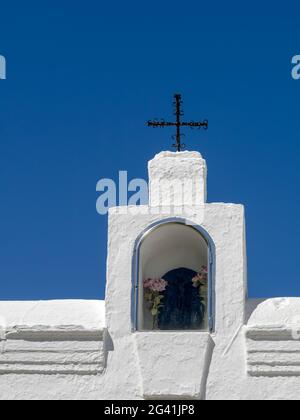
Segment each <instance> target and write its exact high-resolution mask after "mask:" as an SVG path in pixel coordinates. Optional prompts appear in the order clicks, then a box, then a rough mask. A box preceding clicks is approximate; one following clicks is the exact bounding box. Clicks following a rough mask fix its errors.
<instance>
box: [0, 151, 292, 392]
mask: <svg viewBox="0 0 300 420" xmlns="http://www.w3.org/2000/svg"><path fill="white" fill-rule="evenodd" d="M149 175H150V185H151V189H150V203H149V206H142V207H139V208H136V207H129V208H122V209H121V210H122V211H120V209H119V208H115V209H111V211H110V214H109V234H108V235H109V238H108V260H107V279H106V280H107V281H106V284H107V285H106V299H105V302H96V301H51V302H0V325H1V328H0V332H1V334H0V399H1V400H5V399H14V400H18V399H149V398H157V399H165V398H172V399H207V400H217V399H222V400H223V399H225V400H232V399H235V400H255V399H258V400H260V399H263V400H272V399H276V400H281V399H283V400H284V399H300V299H298V298H290V299H289V298H282V299H280V298H279V299H259V300H248V299H247V259H246V234H245V220H244V208H243V206H241V205H237V204H224V203H206V163H205V161H204V160H203V158H202V157H201V155H199V154H198V153H194V152H181V153H171V152H163V153H161V154H159V155H157V156H156V157H155V159H154V160H153V161H151V162H150V163H149ZM175 175H176V176H177V178H178V179H180V177H182V176H184V177H191V178H192V180H194V181H195V182H192V183H190V184H188V183H187V185H190V190H189V189H188V188H187V190H186V193H187V194H188V195H190V196H193V195H194V194H196V195H197V191H198V192H199V195H200V201H197V203H196V205H191V203H190V201H189V200H187V199H186V198H183V200H182V202H181V204H185V206H184V208H182V206H180V205H179V206H178V204H180V203H179V202H178V201H176V205H171V204H172V203H169V204H170V206H169V207H168V206H167V208H165V207H164V206H165V204H166V203H165V202H164V201H161V195H160V194H157V191H156V192H155V189H156V188H160V187H157V185H158V184H157V183H156V181H155V180H157V179H169V178H170V177H173V176H175ZM193 185H197V186H198V187H197V188H198V190H194V187H193ZM163 188H165V187H163ZM177 192H178V191H177ZM178 197H179V196H178ZM178 197H177V198H178ZM185 197H186V196H185ZM171 198H172V197H171ZM173 198H174V197H173ZM197 199H199V197H198V198H197ZM167 204H168V203H167ZM173 204H174V203H173ZM162 210H165V211H164V212H163V213H162ZM169 219H178V220H181V221H182V220H185V221H186V223H188V224H194V225H195V226H201V229H202V230H203V232H206V234H207V238H209V241H210V243H211V244H212V248H213V256H212V258H213V284H212V286H213V315H214V329H213V331H211V332H197V331H194V332H193V331H181V332H179V331H164V332H160V331H156V332H145V331H135V330H134V328H133V326H134V323H133V318H134V317H133V314H134V311H133V308H134V299H133V297H134V293H133V292H134V288H133V285H134V278H133V277H134V276H133V272H134V270H133V261H134V256H135V252H136V243H137V238H139V237H140V235H141V234H142V233H143V232H147V229H148V228H149V226H153V224H154V223H156V222H161V221H162V220H169ZM183 227H184V225H183ZM174 235H175V234H174ZM175 237H176V235H175V236H172V233H171V234H170V238H173V240H174V238H175ZM162 241H164V239H162ZM150 245H151V242H150ZM155 246H156V245H155ZM147 252H148V255H149V256H150V257H151V258H152V259H151V264H153V265H154V264H155V255H159V254H161V253H162V252H163V250H161V249H160V248H159V246H158V248H157V249H156V250H155V251H154V250H153V251H152V250H151V249H150V250H147ZM191 252H192V251H191ZM188 254H189V253H188ZM174 255H175V260H174V265H176V259H177V257H176V253H175V254H174ZM195 255H196V254H195ZM150 257H149V258H150ZM180 258H184V260H180V265H181V264H184V263H187V264H190V263H191V264H192V263H193V264H195V261H194V259H193V258H192V259H191V260H189V258H190V255H186V256H184V253H183V254H181V255H180ZM169 267H172V261H171V257H170V255H168V261H167V262H166V268H165V267H162V269H161V270H164V269H167V268H169ZM149 269H150V268H149V267H148V268H147V270H149ZM155 269H156V270H157V273H158V274H159V273H160V272H159V270H160V268H159V267H158V268H157V267H155ZM154 272H155V270H154Z"/></svg>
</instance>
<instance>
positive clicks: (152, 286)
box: [144, 279, 168, 292]
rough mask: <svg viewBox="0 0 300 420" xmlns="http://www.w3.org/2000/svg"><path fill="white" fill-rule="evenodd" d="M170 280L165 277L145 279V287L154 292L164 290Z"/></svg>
mask: <svg viewBox="0 0 300 420" xmlns="http://www.w3.org/2000/svg"><path fill="white" fill-rule="evenodd" d="M167 285H168V282H167V281H165V280H164V279H145V280H144V289H149V290H152V291H153V292H164V291H165V290H166V287H167Z"/></svg>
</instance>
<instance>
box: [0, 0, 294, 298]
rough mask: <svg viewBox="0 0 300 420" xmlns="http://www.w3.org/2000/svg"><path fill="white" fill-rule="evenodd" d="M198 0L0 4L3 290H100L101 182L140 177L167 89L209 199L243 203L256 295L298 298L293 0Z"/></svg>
mask: <svg viewBox="0 0 300 420" xmlns="http://www.w3.org/2000/svg"><path fill="white" fill-rule="evenodd" d="M207 3H208V2H204V1H199V0H198V1H187V2H181V1H177V0H172V1H168V0H167V1H156V0H154V1H151V2H143V1H128V2H125V1H111V2H104V1H99V0H97V1H96V0H86V1H84V2H83V1H72V2H71V1H67V0H60V1H59V2H55V1H49V0H43V1H42V2H41V1H32V0H28V1H26V2H25V1H14V0H11V1H9V2H8V1H7V2H2V4H1V11H0V13H1V15H0V19H1V21H0V54H2V55H5V56H6V59H7V64H8V68H7V72H8V74H7V75H8V79H7V80H6V81H0V194H1V199H0V241H1V242H0V247H1V248H0V299H2V300H4V299H49V298H102V297H103V295H104V285H105V262H106V240H107V230H106V224H107V220H106V217H101V216H99V215H97V213H96V210H95V203H96V199H97V197H98V195H97V193H96V191H95V186H96V183H97V181H98V180H99V179H100V178H102V177H109V178H116V177H117V175H118V171H119V170H128V171H129V176H130V177H131V178H132V177H142V178H143V177H146V175H147V173H146V166H147V161H148V160H149V159H151V158H152V157H153V155H154V154H156V153H157V152H159V151H161V150H165V149H167V148H169V145H170V143H171V141H170V134H171V133H170V132H169V130H166V131H164V132H163V131H160V130H159V131H153V130H151V129H148V128H146V127H145V126H144V123H145V121H146V120H148V119H149V118H152V117H156V116H157V117H171V109H172V108H171V99H172V95H173V93H174V92H176V91H179V92H181V93H182V94H183V95H184V100H185V112H186V116H187V117H188V118H191V119H194V120H196V119H198V118H204V117H207V118H209V121H210V129H209V131H208V132H207V133H205V134H203V133H201V132H200V133H193V134H192V133H191V132H189V131H188V132H187V134H188V138H187V142H188V145H189V149H195V150H199V151H201V153H202V154H203V155H204V157H205V158H206V159H207V162H208V167H209V183H208V187H209V201H214V202H215V201H218V202H219V201H224V202H234V203H244V204H245V205H246V216H247V239H248V259H249V294H250V296H251V297H266V296H280V295H283V296H287V295H296V296H297V295H298V296H300V273H299V237H300V218H299V214H300V199H299V183H300V172H299V166H300V157H299V152H300V80H299V81H294V80H293V79H292V78H291V67H292V66H291V58H292V56H294V55H296V54H300V25H299V14H300V6H299V2H298V5H297V3H296V2H294V3H285V9H284V10H282V9H281V8H280V7H279V5H276V4H273V3H272V9H271V10H270V9H269V8H270V3H269V2H266V3H268V5H265V4H264V3H263V2H262V1H260V2H257V1H252V2H251V3H250V2H249V3H248V5H246V4H245V3H243V4H241V2H235V3H230V2H229V3H228V2H224V1H219V2H217V3H216V2H211V3H212V5H211V6H208V5H207ZM281 4H282V3H281ZM241 6H243V8H241ZM228 270H230V267H228Z"/></svg>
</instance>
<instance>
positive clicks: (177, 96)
mask: <svg viewBox="0 0 300 420" xmlns="http://www.w3.org/2000/svg"><path fill="white" fill-rule="evenodd" d="M174 98H175V100H174V106H175V112H174V115H176V121H175V122H166V121H165V120H164V119H161V120H157V119H156V120H154V121H148V122H147V125H148V127H153V128H157V127H160V128H164V127H176V134H175V135H173V136H172V138H173V139H174V140H176V143H175V144H173V147H175V148H176V150H177V152H181V151H182V150H184V149H185V144H184V143H182V142H181V138H182V137H185V135H184V134H182V133H181V127H190V128H192V129H193V128H198V129H199V130H200V129H201V128H204V129H205V130H207V129H208V120H204V121H200V122H194V121H190V122H183V121H181V117H182V116H183V115H184V113H183V110H182V108H181V105H182V103H183V102H182V98H181V95H180V94H178V93H177V94H175V95H174Z"/></svg>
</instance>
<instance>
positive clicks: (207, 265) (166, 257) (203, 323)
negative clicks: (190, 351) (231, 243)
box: [133, 219, 212, 331]
mask: <svg viewBox="0 0 300 420" xmlns="http://www.w3.org/2000/svg"><path fill="white" fill-rule="evenodd" d="M211 297H212V253H211V244H210V241H209V239H208V238H207V237H206V235H205V232H204V231H203V230H202V229H201V228H198V227H195V226H194V225H191V224H187V223H186V222H185V221H182V220H181V219H180V220H177V219H174V220H173V219H172V220H168V221H162V222H159V223H157V224H155V225H153V226H151V227H150V228H149V229H147V230H146V231H145V232H144V233H143V234H142V235H141V237H140V238H139V239H138V241H137V244H136V248H135V261H134V309H133V311H134V329H136V330H139V331H153V330H154V331H155V330H171V331H174V330H197V331H208V330H210V329H212V298H211Z"/></svg>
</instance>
